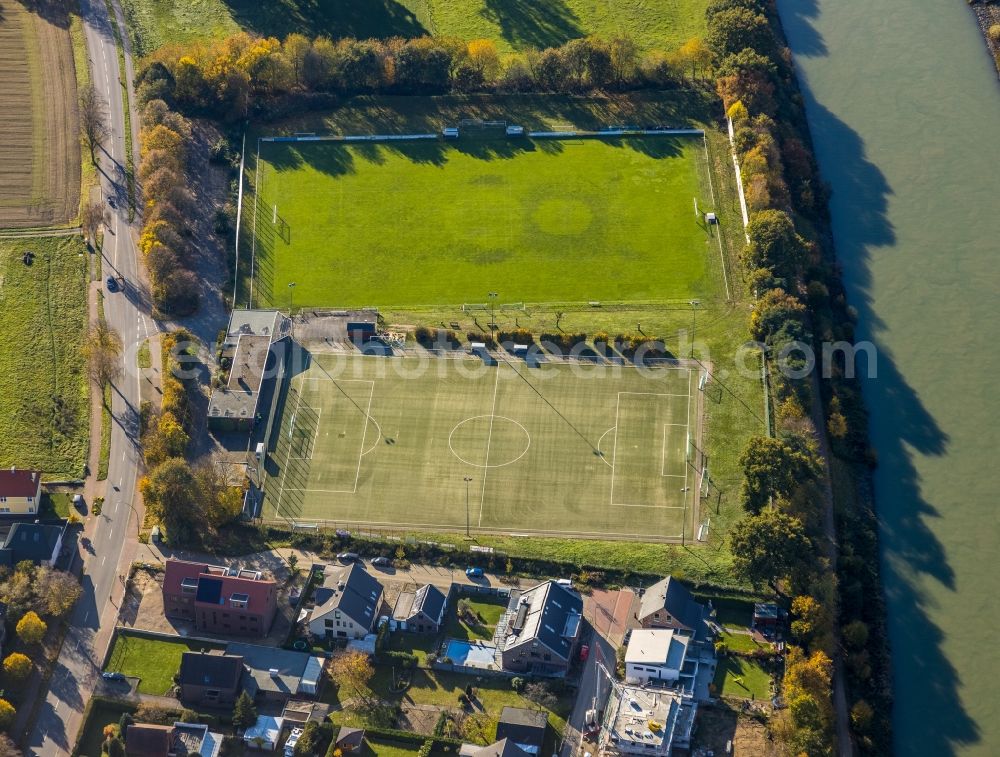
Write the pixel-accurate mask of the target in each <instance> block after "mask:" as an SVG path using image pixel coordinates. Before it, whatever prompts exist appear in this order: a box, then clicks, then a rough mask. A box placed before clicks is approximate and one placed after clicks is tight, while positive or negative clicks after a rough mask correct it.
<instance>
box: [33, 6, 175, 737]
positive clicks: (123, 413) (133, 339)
mask: <svg viewBox="0 0 1000 757" xmlns="http://www.w3.org/2000/svg"><path fill="white" fill-rule="evenodd" d="M80 5H81V12H82V16H83V21H84V31H85V35H86V41H87V55H88V58H89V59H90V72H91V78H92V81H93V83H94V86H95V87H96V89H97V92H98V94H99V95H100V97H101V99H103V100H104V102H105V103H106V104H107V114H108V119H109V126H110V128H111V136H110V137H109V138H108V140H107V141H106V143H105V145H104V149H103V150H102V151H101V154H100V176H101V191H102V194H103V196H104V197H105V199H106V200H107V201H108V205H109V208H108V210H109V211H110V213H111V221H110V223H109V224H108V225H107V227H106V233H105V238H104V260H103V275H102V282H103V280H104V278H106V277H107V276H109V275H116V274H117V275H120V276H123V277H124V279H125V287H124V289H123V290H122V291H119V292H117V293H110V292H108V291H107V289H106V286H105V285H103V284H102V286H104V288H105V299H104V311H105V315H106V318H107V320H108V322H109V323H110V324H111V325H112V326H113V327H114V328H115V329H116V330H117V331H118V333H119V334H120V335H121V337H122V343H123V345H124V347H125V350H124V358H123V359H124V363H125V370H124V372H123V373H122V376H121V378H120V379H119V380H118V381H117V382H116V384H115V386H114V389H113V392H112V414H113V416H114V417H113V421H112V434H111V459H110V466H109V473H108V481H107V493H106V502H105V504H104V507H103V511H102V514H101V515H100V516H98V517H97V518H93V517H92V518H91V519H90V520H91V521H95V522H91V523H88V525H87V528H86V531H85V533H84V534H83V537H82V538H81V540H80V541H81V544H83V545H84V547H83V549H82V550H81V554H82V558H83V563H84V575H83V580H82V583H83V595H82V596H81V598H80V601H79V602H77V604H76V606H75V608H74V610H73V613H72V616H71V617H70V621H69V626H70V628H69V632H68V633H67V636H66V640H65V642H64V644H63V647H62V651H61V653H60V655H59V659H58V660H57V662H56V664H55V667H54V669H53V673H52V677H51V679H50V684H49V691H48V695H47V696H46V699H45V701H44V703H43V704H42V705H41V708H40V709H39V713H38V718H37V720H36V723H35V727H34V729H33V730H32V732H31V733H30V734H29V736H28V739H27V743H26V753H28V754H34V755H39V756H41V755H44V756H45V757H53V756H55V755H62V754H68V753H69V750H70V749H71V747H72V744H73V741H74V739H75V738H76V732H77V729H78V728H79V725H80V722H81V713H82V711H83V708H84V705H85V704H86V702H87V700H88V699H89V698H90V695H91V693H92V691H93V689H94V685H95V683H96V681H97V680H98V679H99V677H100V663H101V656H102V655H103V653H104V649H105V646H106V645H107V643H108V639H109V638H110V633H111V629H112V628H113V626H114V623H115V619H116V616H117V613H118V609H117V605H118V603H119V602H120V598H121V595H122V589H123V586H122V582H121V579H120V576H121V575H124V574H125V573H126V572H127V563H128V562H129V561H130V559H131V558H130V557H129V556H128V555H125V559H124V560H122V558H123V551H124V548H125V545H126V542H127V541H128V540H129V534H130V533H131V536H132V541H133V542H134V540H135V530H134V529H135V528H136V519H135V517H133V515H134V509H133V508H134V503H135V488H136V481H137V478H138V472H139V463H140V449H139V446H138V419H139V378H140V377H139V371H138V370H137V368H136V359H135V355H136V350H137V347H138V344H139V343H140V341H142V340H145V339H146V338H147V337H148V336H149V335H150V334H152V333H154V332H155V330H156V325H155V323H154V322H153V321H152V319H151V318H150V316H149V307H148V304H147V298H146V296H145V294H144V292H145V288H144V287H143V286H141V285H139V284H138V282H139V281H140V280H141V276H140V275H139V271H140V269H139V260H138V254H137V248H136V244H135V229H134V228H133V227H132V226H131V225H130V224H129V220H128V210H127V208H128V202H127V189H126V186H127V185H126V182H125V125H124V124H125V119H124V110H123V107H124V106H123V101H124V91H123V88H122V84H121V81H120V79H119V73H118V72H119V68H118V53H117V50H116V48H115V39H114V36H113V34H112V31H111V26H110V23H109V19H108V14H107V9H106V6H105V4H104V2H103V0H81V3H80ZM121 21H122V19H121V18H119V23H120V24H121ZM121 28H124V27H123V26H122V27H121ZM129 65H131V64H129ZM132 122H133V124H135V123H136V118H135V117H133V119H132ZM135 145H136V151H137V152H138V143H137V142H136V143H135ZM112 202H113V205H114V206H113V207H111V204H112ZM86 540H89V542H88V541H86ZM120 561H121V562H123V564H122V565H119V562H120Z"/></svg>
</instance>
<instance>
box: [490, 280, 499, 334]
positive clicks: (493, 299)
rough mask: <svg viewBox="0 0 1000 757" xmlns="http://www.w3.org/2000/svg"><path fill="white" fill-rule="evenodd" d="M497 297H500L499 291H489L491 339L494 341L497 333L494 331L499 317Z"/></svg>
mask: <svg viewBox="0 0 1000 757" xmlns="http://www.w3.org/2000/svg"><path fill="white" fill-rule="evenodd" d="M497 297H498V293H497V292H490V293H489V298H490V339H492V340H493V341H496V335H495V334H494V333H493V332H494V331H495V329H496V325H497V317H496V301H497Z"/></svg>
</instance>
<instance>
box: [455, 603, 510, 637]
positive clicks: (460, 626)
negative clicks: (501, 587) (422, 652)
mask: <svg viewBox="0 0 1000 757" xmlns="http://www.w3.org/2000/svg"><path fill="white" fill-rule="evenodd" d="M462 600H468V602H469V605H470V606H471V607H472V611H473V612H474V613H475V614H476V616H477V617H478V618H479V619H480V621H481V622H479V623H473V624H472V625H470V624H469V623H466V622H465V620H463V619H461V618H459V617H458V608H457V607H449V608H448V622H447V625H446V627H445V631H444V634H445V636H448V637H449V638H452V639H465V640H472V639H480V640H482V641H492V640H493V634H494V633H495V632H496V627H497V623H499V622H500V618H502V617H503V614H504V612H505V611H506V609H507V602H506V601H504V600H503V599H498V600H494V601H490V600H489V599H486V598H482V597H476V596H471V595H463V596H459V598H458V601H459V602H460V601H462ZM457 604H458V602H456V605H457Z"/></svg>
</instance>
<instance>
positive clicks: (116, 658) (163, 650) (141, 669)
mask: <svg viewBox="0 0 1000 757" xmlns="http://www.w3.org/2000/svg"><path fill="white" fill-rule="evenodd" d="M209 646H210V645H207V644H205V643H204V642H193V641H192V642H187V641H183V640H180V639H178V640H177V641H167V640H164V639H147V638H145V637H143V636H130V635H127V634H123V633H120V634H118V636H117V637H116V638H115V646H114V649H112V650H111V656H110V657H108V664H107V665H105V666H104V669H105V670H110V671H115V672H118V673H124V674H125V675H127V676H135V677H137V678H139V679H140V680H139V686H138V691H139V693H140V694H154V695H156V696H162V695H164V694H166V693H167V692H168V691H169V690H170V687H171V686H173V683H174V682H173V677H174V674H175V673H176V672H177V671H178V670H179V669H180V666H181V655H182V654H184V652H188V651H195V652H197V651H199V650H202V649H206V648H208V647H209ZM223 646H225V645H219V646H218V647H217V648H218V649H221V648H222V647H223Z"/></svg>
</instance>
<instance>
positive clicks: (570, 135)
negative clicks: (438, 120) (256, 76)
mask: <svg viewBox="0 0 1000 757" xmlns="http://www.w3.org/2000/svg"><path fill="white" fill-rule="evenodd" d="M459 133H461V128H460V127H459ZM704 134H705V131H704V130H703V129H672V128H662V129H660V128H656V129H639V128H636V127H631V126H620V127H619V126H609V127H607V128H604V129H597V130H578V129H574V130H571V131H528V132H525V133H524V136H528V137H533V138H535V139H584V138H600V137H658V136H704ZM511 138H512V139H516V138H517V137H511ZM429 139H444V136H443V135H442V134H436V133H435V134H432V133H421V134H330V135H327V136H316V135H315V134H305V135H294V136H290V137H261V138H260V141H261V142H404V141H412V140H429ZM741 197H742V193H741Z"/></svg>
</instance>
